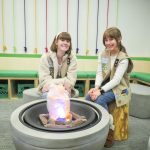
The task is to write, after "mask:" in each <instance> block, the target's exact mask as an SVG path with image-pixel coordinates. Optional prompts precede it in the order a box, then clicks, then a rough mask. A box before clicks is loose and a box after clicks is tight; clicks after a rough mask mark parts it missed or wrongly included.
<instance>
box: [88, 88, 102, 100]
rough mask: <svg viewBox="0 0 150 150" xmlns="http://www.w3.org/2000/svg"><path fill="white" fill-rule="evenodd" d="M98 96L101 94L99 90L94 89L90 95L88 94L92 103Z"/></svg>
mask: <svg viewBox="0 0 150 150" xmlns="http://www.w3.org/2000/svg"><path fill="white" fill-rule="evenodd" d="M100 94H101V93H100V89H95V88H94V90H92V92H91V93H89V95H90V97H91V99H92V100H93V101H95V100H96V99H97V97H98V96H99V95H100Z"/></svg>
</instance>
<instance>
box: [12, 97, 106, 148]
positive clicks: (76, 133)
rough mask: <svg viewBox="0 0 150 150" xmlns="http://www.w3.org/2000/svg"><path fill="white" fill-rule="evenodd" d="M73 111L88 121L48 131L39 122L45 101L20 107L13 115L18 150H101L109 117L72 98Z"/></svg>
mask: <svg viewBox="0 0 150 150" xmlns="http://www.w3.org/2000/svg"><path fill="white" fill-rule="evenodd" d="M71 112H74V113H76V114H78V115H80V116H85V118H86V119H87V121H86V122H83V123H82V124H79V125H77V126H72V127H71V126H70V127H67V128H53V127H50V128H47V127H44V126H43V124H42V123H41V121H40V119H39V114H46V113H47V109H46V100H37V101H33V102H30V103H27V104H24V105H22V106H20V107H19V108H17V109H16V110H15V111H14V112H13V113H12V115H11V126H12V135H13V140H14V143H15V146H16V149H17V150H20V149H21V150H27V149H32V150H53V149H55V150H61V149H62V150H84V149H86V150H91V149H93V150H101V149H102V148H103V145H104V143H105V140H106V137H107V134H108V130H109V125H108V122H109V114H108V113H107V111H106V110H105V109H104V108H102V107H101V106H99V105H97V104H95V103H92V102H89V101H84V100H79V99H71Z"/></svg>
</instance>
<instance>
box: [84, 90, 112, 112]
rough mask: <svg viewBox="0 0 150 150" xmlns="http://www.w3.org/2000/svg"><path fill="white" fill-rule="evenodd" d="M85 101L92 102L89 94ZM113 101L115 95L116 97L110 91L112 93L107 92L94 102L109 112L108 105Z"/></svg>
mask: <svg viewBox="0 0 150 150" xmlns="http://www.w3.org/2000/svg"><path fill="white" fill-rule="evenodd" d="M85 99H86V100H89V101H92V100H91V97H90V95H89V94H87V95H86V97H85ZM113 101H115V95H114V93H113V91H112V90H110V91H107V92H105V93H103V94H102V95H100V96H98V97H97V99H96V100H95V101H92V102H95V103H97V104H99V105H101V106H103V107H104V108H105V109H106V110H107V111H108V104H109V103H110V102H113Z"/></svg>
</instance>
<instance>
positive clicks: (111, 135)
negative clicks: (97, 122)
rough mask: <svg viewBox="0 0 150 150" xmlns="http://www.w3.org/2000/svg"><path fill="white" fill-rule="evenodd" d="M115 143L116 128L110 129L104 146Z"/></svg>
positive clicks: (110, 145)
mask: <svg viewBox="0 0 150 150" xmlns="http://www.w3.org/2000/svg"><path fill="white" fill-rule="evenodd" d="M113 144H114V130H112V129H109V132H108V136H107V139H106V142H105V145H104V147H106V148H110V147H112V146H113Z"/></svg>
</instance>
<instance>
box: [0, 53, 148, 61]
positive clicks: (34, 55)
mask: <svg viewBox="0 0 150 150" xmlns="http://www.w3.org/2000/svg"><path fill="white" fill-rule="evenodd" d="M0 57H22V58H40V57H41V54H4V53H0ZM77 58H78V59H98V56H79V55H77ZM131 59H132V60H138V61H150V57H131Z"/></svg>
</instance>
